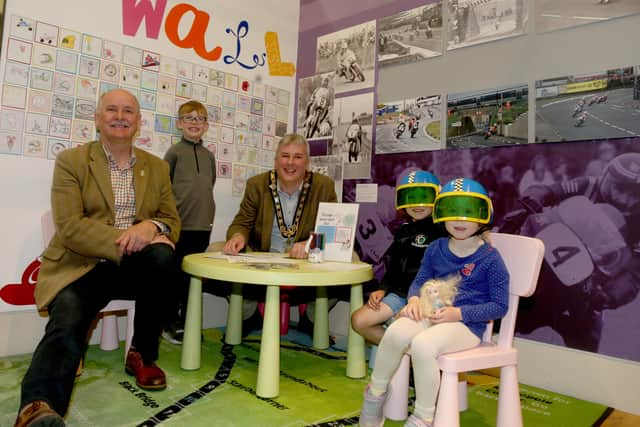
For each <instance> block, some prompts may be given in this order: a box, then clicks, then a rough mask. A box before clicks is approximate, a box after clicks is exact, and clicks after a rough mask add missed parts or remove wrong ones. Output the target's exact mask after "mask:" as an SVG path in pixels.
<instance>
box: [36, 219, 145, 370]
mask: <svg viewBox="0 0 640 427" xmlns="http://www.w3.org/2000/svg"><path fill="white" fill-rule="evenodd" d="M40 225H41V227H42V241H43V243H44V247H47V246H48V245H49V242H50V241H51V239H52V238H53V235H54V234H55V231H56V229H55V224H54V222H53V214H52V213H51V211H50V210H48V211H46V212H45V213H44V214H43V215H42V217H41V218H40ZM118 311H126V312H127V335H126V338H125V345H124V359H125V362H126V360H127V353H128V352H129V348H131V341H132V340H133V318H134V316H135V312H136V303H135V301H133V300H121V299H114V300H111V301H110V302H109V304H107V305H106V306H105V307H104V308H103V309H102V310H100V313H102V331H101V334H100V348H101V349H102V350H106V351H109V350H115V349H117V348H118V347H119V345H120V336H119V334H118V318H117V316H116V314H115V312H118Z"/></svg>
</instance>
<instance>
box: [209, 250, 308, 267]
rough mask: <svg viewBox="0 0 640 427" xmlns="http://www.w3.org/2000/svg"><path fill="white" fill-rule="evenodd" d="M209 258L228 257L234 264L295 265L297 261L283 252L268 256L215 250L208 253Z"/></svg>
mask: <svg viewBox="0 0 640 427" xmlns="http://www.w3.org/2000/svg"><path fill="white" fill-rule="evenodd" d="M206 257H207V258H214V259H226V260H227V261H229V262H230V263H232V264H236V263H243V264H288V265H295V264H296V261H295V260H293V259H291V258H287V257H285V256H284V255H281V254H275V255H274V256H266V255H254V254H238V255H225V254H223V253H219V252H214V253H211V254H208V255H206Z"/></svg>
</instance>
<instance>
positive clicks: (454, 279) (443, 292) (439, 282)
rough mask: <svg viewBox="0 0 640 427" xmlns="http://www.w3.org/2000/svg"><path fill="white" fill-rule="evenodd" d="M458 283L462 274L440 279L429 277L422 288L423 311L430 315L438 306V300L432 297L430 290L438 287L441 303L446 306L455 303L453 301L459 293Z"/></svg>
mask: <svg viewBox="0 0 640 427" xmlns="http://www.w3.org/2000/svg"><path fill="white" fill-rule="evenodd" d="M458 283H460V276H458V275H452V276H449V277H442V278H438V279H429V280H427V281H426V282H424V284H423V285H422V287H421V288H420V302H421V303H422V308H423V313H424V315H425V316H429V315H430V314H431V313H433V311H434V310H435V309H436V308H437V307H436V301H435V300H433V298H432V297H431V295H430V293H429V290H430V289H432V288H434V287H436V288H438V299H439V300H440V304H441V305H444V306H451V305H453V301H454V299H455V297H456V295H457V293H458Z"/></svg>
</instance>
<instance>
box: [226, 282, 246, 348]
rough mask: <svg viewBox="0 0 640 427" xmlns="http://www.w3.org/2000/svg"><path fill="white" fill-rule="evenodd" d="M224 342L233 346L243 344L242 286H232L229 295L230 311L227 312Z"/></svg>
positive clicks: (235, 284)
mask: <svg viewBox="0 0 640 427" xmlns="http://www.w3.org/2000/svg"><path fill="white" fill-rule="evenodd" d="M224 342H225V343H227V344H231V345H236V344H240V343H241V342H242V284H241V283H233V284H232V285H231V295H229V311H228V312H227V330H226V332H225V336H224Z"/></svg>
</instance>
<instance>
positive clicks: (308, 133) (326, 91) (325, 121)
mask: <svg viewBox="0 0 640 427" xmlns="http://www.w3.org/2000/svg"><path fill="white" fill-rule="evenodd" d="M334 95H335V75H334V74H333V73H325V74H320V75H316V76H311V77H306V78H303V79H300V80H299V81H298V115H297V121H296V123H297V124H298V133H299V134H301V135H304V136H305V138H307V139H314V138H326V137H329V136H331V135H332V134H333V122H332V120H333V111H334V105H333V104H334Z"/></svg>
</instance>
